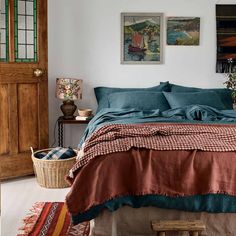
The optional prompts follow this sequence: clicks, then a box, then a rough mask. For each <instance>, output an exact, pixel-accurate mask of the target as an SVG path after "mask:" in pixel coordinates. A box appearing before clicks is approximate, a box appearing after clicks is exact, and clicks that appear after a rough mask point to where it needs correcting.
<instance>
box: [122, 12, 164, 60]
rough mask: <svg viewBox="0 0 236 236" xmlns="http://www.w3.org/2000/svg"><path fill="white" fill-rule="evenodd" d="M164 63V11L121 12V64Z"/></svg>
mask: <svg viewBox="0 0 236 236" xmlns="http://www.w3.org/2000/svg"><path fill="white" fill-rule="evenodd" d="M161 63H163V13H121V64H161Z"/></svg>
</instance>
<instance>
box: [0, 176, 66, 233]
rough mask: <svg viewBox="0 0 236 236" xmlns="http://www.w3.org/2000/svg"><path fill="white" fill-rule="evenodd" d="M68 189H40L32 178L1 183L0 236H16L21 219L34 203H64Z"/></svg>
mask: <svg viewBox="0 0 236 236" xmlns="http://www.w3.org/2000/svg"><path fill="white" fill-rule="evenodd" d="M68 191H69V188H64V189H47V188H42V187H40V186H39V185H38V184H37V182H36V179H35V178H34V177H26V178H21V179H18V180H11V181H7V182H3V183H1V194H2V196H1V201H2V204H1V228H0V229H1V231H0V232H1V234H0V235H1V236H16V235H17V229H18V228H19V227H20V226H22V221H21V220H22V219H23V218H24V216H25V215H26V214H27V213H28V210H29V209H30V208H31V206H32V205H33V204H34V203H35V202H50V201H64V200H65V196H66V194H67V192H68Z"/></svg>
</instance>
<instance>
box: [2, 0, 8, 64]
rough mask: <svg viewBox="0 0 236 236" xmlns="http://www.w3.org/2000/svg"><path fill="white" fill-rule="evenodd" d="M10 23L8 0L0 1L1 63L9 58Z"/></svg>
mask: <svg viewBox="0 0 236 236" xmlns="http://www.w3.org/2000/svg"><path fill="white" fill-rule="evenodd" d="M8 23H9V22H8V0H0V34H1V37H0V61H8V58H9V47H8V42H9V41H8V37H9V24H8Z"/></svg>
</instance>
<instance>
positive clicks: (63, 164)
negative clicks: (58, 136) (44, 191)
mask: <svg viewBox="0 0 236 236" xmlns="http://www.w3.org/2000/svg"><path fill="white" fill-rule="evenodd" d="M50 150H52V148H49V149H42V150H38V151H37V152H34V153H33V154H32V156H31V157H32V160H33V163H34V172H35V175H36V178H37V182H38V183H39V185H40V186H42V187H46V188H66V187H68V186H69V183H67V182H66V180H65V176H66V175H67V174H68V172H69V170H70V169H71V167H72V166H73V165H74V164H75V162H76V157H72V158H69V159H65V160H41V159H38V158H36V157H35V156H34V155H35V154H36V153H40V152H48V151H50ZM74 151H75V152H77V151H76V150H74Z"/></svg>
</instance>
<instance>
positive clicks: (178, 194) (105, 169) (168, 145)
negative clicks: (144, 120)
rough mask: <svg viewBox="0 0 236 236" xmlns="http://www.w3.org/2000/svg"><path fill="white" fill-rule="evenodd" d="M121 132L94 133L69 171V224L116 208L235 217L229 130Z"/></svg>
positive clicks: (233, 147)
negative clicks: (232, 214) (165, 209)
mask: <svg viewBox="0 0 236 236" xmlns="http://www.w3.org/2000/svg"><path fill="white" fill-rule="evenodd" d="M124 127H128V126H124V125H110V126H106V127H103V128H101V129H100V130H98V131H97V132H96V133H94V135H92V136H91V137H90V139H89V141H88V142H87V144H86V146H85V148H84V156H83V157H82V159H80V160H79V161H78V162H77V164H76V165H75V166H74V167H73V169H72V170H73V172H72V173H73V174H74V178H68V180H69V181H70V182H71V183H73V185H72V188H71V190H70V192H69V193H68V195H67V198H66V202H67V205H68V209H69V211H70V213H71V214H72V217H73V219H74V223H79V222H82V221H84V220H90V219H92V218H94V217H96V216H97V215H98V214H99V212H101V211H102V209H104V208H109V209H110V210H112V211H113V210H115V209H117V208H119V207H121V206H122V205H130V206H133V207H140V206H148V205H149V206H158V207H164V208H173V209H181V210H190V211H209V212H236V135H235V134H236V126H235V125H189V124H186V125H183V124H181V125H179V124H165V125H163V124H145V125H129V127H130V130H129V129H127V130H126V131H127V132H126V131H125V129H124ZM150 140H151V141H150ZM156 140H158V141H156ZM160 144H161V145H160ZM149 145H153V146H149ZM123 147H124V149H122V148H123ZM158 149H159V150H158ZM208 195H213V197H215V196H216V197H217V196H220V197H221V196H223V197H222V198H218V200H217V201H215V202H211V200H212V199H213V198H211V196H210V197H209V198H208ZM140 196H141V197H142V196H144V197H147V198H146V199H145V198H142V199H141V200H140V198H136V197H140ZM156 196H158V198H155V197H156ZM202 196H203V197H202ZM225 196H227V197H229V198H227V199H224V197H225ZM191 197H193V198H191ZM124 198H125V200H124ZM206 198H207V201H205V200H204V199H206ZM150 199H151V200H150ZM214 199H216V198H214ZM222 199H223V200H222ZM232 206H233V207H232Z"/></svg>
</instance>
